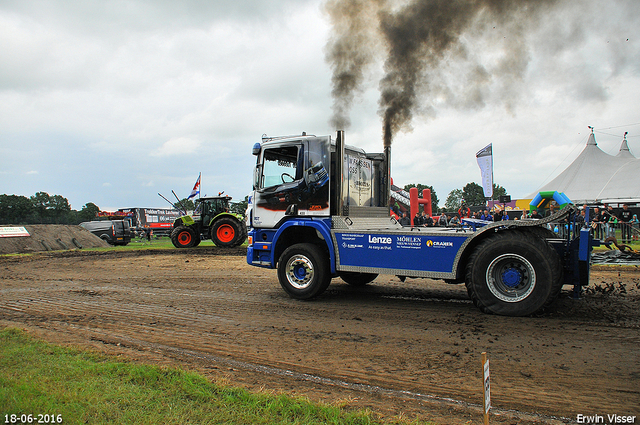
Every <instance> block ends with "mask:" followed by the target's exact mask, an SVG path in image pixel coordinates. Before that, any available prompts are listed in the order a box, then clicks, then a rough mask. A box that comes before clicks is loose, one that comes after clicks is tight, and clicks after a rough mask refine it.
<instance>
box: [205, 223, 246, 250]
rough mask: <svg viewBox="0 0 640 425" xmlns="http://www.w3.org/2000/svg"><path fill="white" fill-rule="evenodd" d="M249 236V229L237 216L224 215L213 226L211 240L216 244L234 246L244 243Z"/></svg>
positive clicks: (225, 246)
mask: <svg viewBox="0 0 640 425" xmlns="http://www.w3.org/2000/svg"><path fill="white" fill-rule="evenodd" d="M246 238H247V230H246V227H245V225H244V223H241V222H239V221H238V220H236V219H235V218H231V217H222V218H219V219H218V220H216V221H215V223H213V226H211V240H212V241H213V243H215V244H216V246H219V247H224V248H233V247H235V246H239V245H242V243H243V242H244V240H245V239H246Z"/></svg>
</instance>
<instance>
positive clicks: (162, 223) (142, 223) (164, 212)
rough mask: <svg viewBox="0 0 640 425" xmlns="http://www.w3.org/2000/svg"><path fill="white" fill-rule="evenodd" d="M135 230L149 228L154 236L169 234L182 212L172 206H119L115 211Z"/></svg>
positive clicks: (146, 229)
mask: <svg viewBox="0 0 640 425" xmlns="http://www.w3.org/2000/svg"><path fill="white" fill-rule="evenodd" d="M117 214H118V215H120V216H121V217H122V218H123V219H125V220H128V221H129V223H130V226H131V228H133V229H136V231H141V230H145V231H148V230H151V231H153V234H154V235H156V236H169V235H170V234H171V231H172V230H173V223H174V222H175V220H176V219H177V218H178V217H180V215H181V214H182V213H181V212H180V211H178V210H177V209H173V208H121V209H119V210H118V211H117Z"/></svg>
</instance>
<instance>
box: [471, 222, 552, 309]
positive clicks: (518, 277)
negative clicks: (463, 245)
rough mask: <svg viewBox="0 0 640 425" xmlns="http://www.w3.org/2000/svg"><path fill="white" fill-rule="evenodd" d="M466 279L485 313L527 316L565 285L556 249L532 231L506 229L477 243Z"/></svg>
mask: <svg viewBox="0 0 640 425" xmlns="http://www.w3.org/2000/svg"><path fill="white" fill-rule="evenodd" d="M465 283H466V286H467V292H468V293H469V297H470V298H471V299H472V300H473V303H474V304H475V305H476V306H477V307H478V308H479V309H480V310H482V311H483V312H485V313H493V314H500V315H504V316H527V315H530V314H534V313H536V312H539V311H541V310H542V309H544V307H546V306H547V305H548V304H550V303H551V302H552V301H553V300H554V299H555V298H556V297H557V295H558V293H559V292H560V289H561V287H562V264H561V262H560V258H559V256H558V254H557V252H556V251H555V250H554V249H553V248H552V247H551V246H550V245H549V244H548V243H547V242H546V241H545V240H543V239H541V238H539V237H537V236H536V235H534V234H532V233H530V232H503V233H498V234H497V235H495V236H493V237H491V238H489V239H487V240H485V241H484V242H482V243H481V244H480V245H478V246H477V247H476V249H475V251H474V253H473V254H472V255H471V258H470V259H469V263H468V265H467V270H466V279H465Z"/></svg>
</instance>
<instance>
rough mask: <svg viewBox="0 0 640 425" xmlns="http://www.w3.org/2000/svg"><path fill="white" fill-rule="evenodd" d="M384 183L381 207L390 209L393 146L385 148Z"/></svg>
mask: <svg viewBox="0 0 640 425" xmlns="http://www.w3.org/2000/svg"><path fill="white" fill-rule="evenodd" d="M384 165H385V167H384V171H383V172H384V173H386V175H385V176H384V180H383V181H384V183H383V186H382V197H383V199H382V202H380V206H383V207H389V206H390V205H389V198H391V146H390V145H388V146H385V147H384Z"/></svg>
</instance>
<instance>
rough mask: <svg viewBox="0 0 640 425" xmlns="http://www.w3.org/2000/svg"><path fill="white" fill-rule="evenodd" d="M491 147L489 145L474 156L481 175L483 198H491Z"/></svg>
mask: <svg viewBox="0 0 640 425" xmlns="http://www.w3.org/2000/svg"><path fill="white" fill-rule="evenodd" d="M491 145H492V143H489V144H488V145H487V146H485V147H484V148H482V149H481V150H480V151H479V152H478V153H477V154H476V159H477V160H478V166H479V167H480V173H481V174H482V190H483V191H484V197H485V198H491V197H492V196H493V152H492V146H491Z"/></svg>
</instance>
